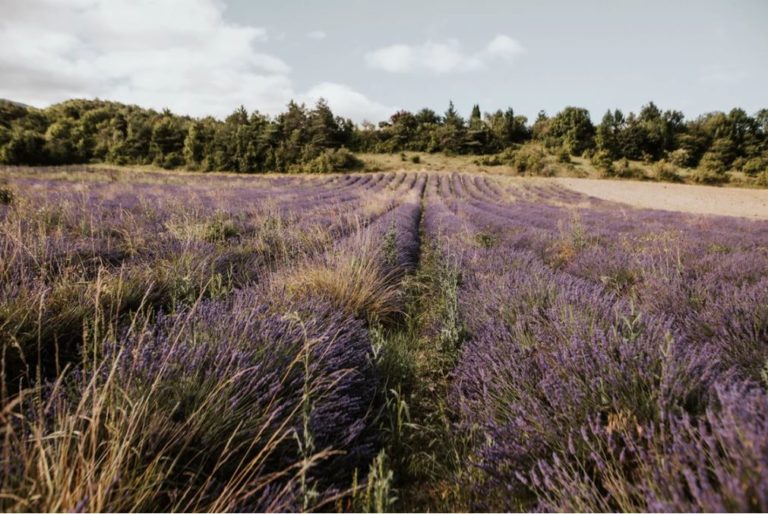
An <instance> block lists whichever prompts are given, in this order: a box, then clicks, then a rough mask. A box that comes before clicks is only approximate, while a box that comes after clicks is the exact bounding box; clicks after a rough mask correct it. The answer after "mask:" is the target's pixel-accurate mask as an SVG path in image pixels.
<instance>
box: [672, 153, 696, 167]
mask: <svg viewBox="0 0 768 514" xmlns="http://www.w3.org/2000/svg"><path fill="white" fill-rule="evenodd" d="M667 158H668V159H669V162H671V163H672V164H674V165H675V166H680V167H687V166H692V165H693V164H694V163H693V156H692V155H691V152H689V151H688V150H686V149H685V148H678V149H677V150H675V151H674V152H670V153H669V154H668V156H667Z"/></svg>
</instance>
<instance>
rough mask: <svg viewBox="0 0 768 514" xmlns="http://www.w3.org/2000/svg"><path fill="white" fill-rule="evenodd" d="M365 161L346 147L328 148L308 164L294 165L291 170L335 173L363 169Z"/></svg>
mask: <svg viewBox="0 0 768 514" xmlns="http://www.w3.org/2000/svg"><path fill="white" fill-rule="evenodd" d="M364 165H365V163H364V162H363V161H362V160H360V159H359V158H358V157H357V156H355V154H353V153H352V152H350V151H349V150H347V149H346V148H338V149H328V150H325V151H323V153H321V154H320V155H318V156H317V157H315V158H314V159H312V160H311V161H309V162H308V163H306V164H300V165H296V166H294V167H292V168H291V169H290V171H292V172H301V173H334V172H337V171H355V170H359V169H362V168H363V166H364Z"/></svg>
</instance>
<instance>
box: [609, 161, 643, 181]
mask: <svg viewBox="0 0 768 514" xmlns="http://www.w3.org/2000/svg"><path fill="white" fill-rule="evenodd" d="M612 170H613V175H615V176H616V177H619V178H632V179H644V178H645V172H644V171H643V170H642V169H641V168H638V167H637V166H634V165H632V164H630V162H629V161H628V160H627V158H626V157H624V158H622V159H619V160H618V161H616V162H614V163H613V166H612Z"/></svg>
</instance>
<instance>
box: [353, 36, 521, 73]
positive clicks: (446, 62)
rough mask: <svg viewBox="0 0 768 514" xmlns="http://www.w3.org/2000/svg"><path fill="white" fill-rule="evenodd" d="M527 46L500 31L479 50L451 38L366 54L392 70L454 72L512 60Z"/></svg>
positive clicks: (380, 67)
mask: <svg viewBox="0 0 768 514" xmlns="http://www.w3.org/2000/svg"><path fill="white" fill-rule="evenodd" d="M525 51H526V50H525V48H524V47H523V46H522V45H521V44H520V43H519V42H517V41H516V40H514V39H512V38H511V37H509V36H506V35H503V34H500V35H497V36H496V37H494V38H493V39H492V40H491V41H490V42H488V44H487V45H486V46H485V47H484V48H482V49H481V50H478V51H476V52H469V53H468V52H466V51H464V49H463V48H462V46H461V44H460V43H459V42H458V41H457V40H455V39H451V40H448V41H446V42H441V43H436V42H434V41H427V42H425V43H423V44H421V45H403V44H397V45H391V46H386V47H384V48H379V49H377V50H374V51H372V52H368V53H366V54H365V61H366V64H367V65H368V67H370V68H373V69H378V70H383V71H387V72H389V73H411V72H424V71H426V72H432V73H453V72H467V71H474V70H480V69H484V68H486V67H488V66H489V65H490V64H491V63H493V62H494V61H497V60H511V59H513V58H514V57H517V56H518V55H520V54H522V53H525Z"/></svg>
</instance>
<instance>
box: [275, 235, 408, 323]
mask: <svg viewBox="0 0 768 514" xmlns="http://www.w3.org/2000/svg"><path fill="white" fill-rule="evenodd" d="M349 243H350V245H349V247H348V248H346V249H344V250H342V251H339V252H335V253H333V254H330V255H329V256H327V257H326V258H324V259H322V260H315V261H305V262H303V263H301V264H299V265H298V266H297V267H295V268H293V269H290V270H287V271H286V272H284V273H281V274H280V275H279V276H278V277H276V279H275V282H274V283H273V286H276V287H278V288H280V289H282V290H284V291H285V292H287V294H288V296H289V297H291V298H304V297H317V296H320V297H322V298H325V299H327V300H328V301H329V302H331V304H332V305H334V306H335V307H337V308H339V309H340V310H342V311H344V312H346V313H348V314H352V315H354V316H358V317H360V318H362V319H369V320H371V319H373V320H385V319H388V318H390V317H392V316H393V315H395V314H397V313H399V312H401V310H402V307H401V303H402V299H401V292H400V287H399V277H400V273H399V270H385V269H384V267H383V266H382V265H381V261H380V260H379V258H378V257H379V250H380V249H379V248H377V246H376V243H375V242H374V241H372V239H371V238H370V236H369V235H368V233H367V231H364V230H363V231H359V232H358V233H357V235H356V236H354V237H353V239H352V240H351V241H350V242H349Z"/></svg>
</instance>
